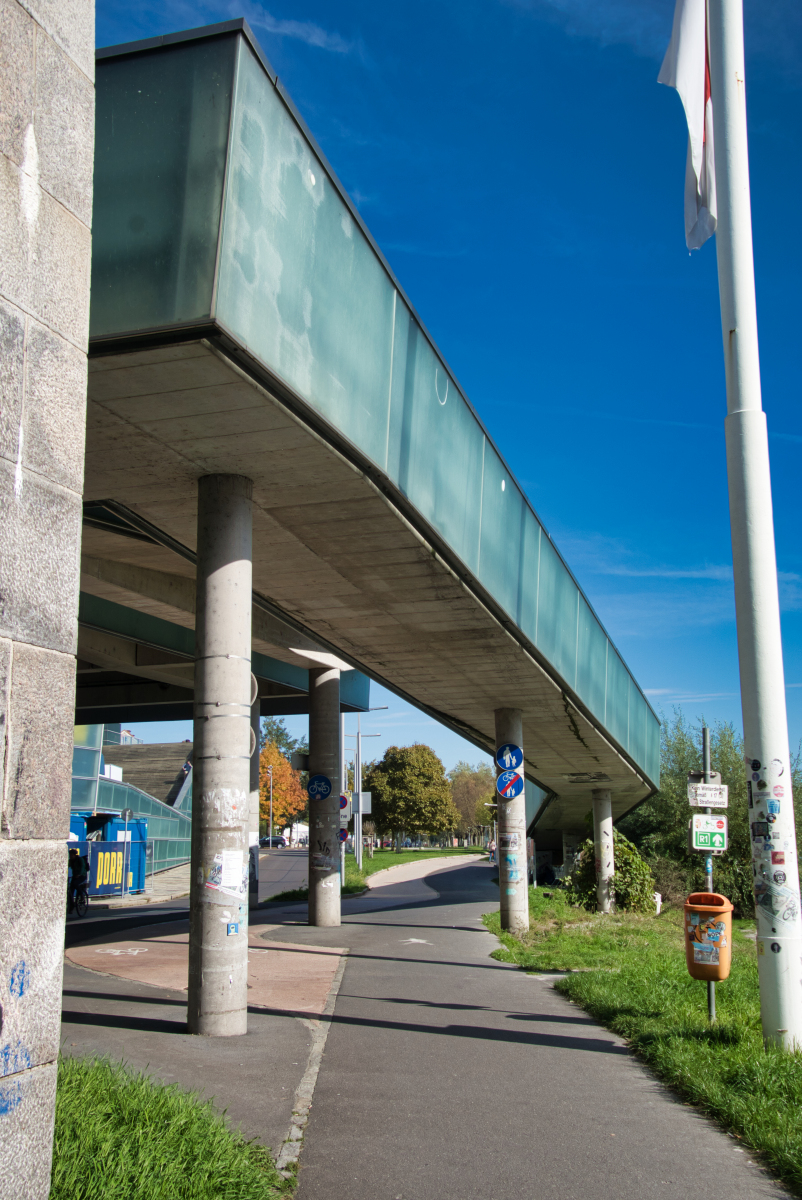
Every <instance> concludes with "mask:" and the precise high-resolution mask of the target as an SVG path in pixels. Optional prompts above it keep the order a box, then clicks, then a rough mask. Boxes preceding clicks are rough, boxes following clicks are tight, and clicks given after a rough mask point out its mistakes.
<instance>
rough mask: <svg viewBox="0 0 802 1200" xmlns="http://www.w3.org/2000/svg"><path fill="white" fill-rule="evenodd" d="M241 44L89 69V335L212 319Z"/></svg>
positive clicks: (187, 47) (199, 46)
mask: <svg viewBox="0 0 802 1200" xmlns="http://www.w3.org/2000/svg"><path fill="white" fill-rule="evenodd" d="M237 42H238V39H237V37H236V35H235V34H231V35H229V36H228V37H221V38H214V39H208V40H205V41H195V42H187V43H184V44H180V45H177V46H175V47H173V48H171V50H170V53H169V68H168V69H167V70H165V65H166V62H167V60H165V58H164V57H163V56H162V55H161V54H159V53H158V51H157V52H151V53H142V54H135V55H128V56H126V57H124V58H115V59H112V60H104V59H100V60H99V62H98V63H97V71H96V88H97V118H96V127H95V206H94V214H93V224H92V320H91V336H93V337H97V336H100V335H103V334H109V333H116V332H118V331H119V330H120V329H126V330H128V329H151V328H154V327H156V326H160V325H175V324H178V323H180V322H184V321H191V320H198V319H199V318H201V317H208V315H209V313H210V311H211V303H212V288H213V283H214V270H215V261H216V258H217V244H218V231H219V225H220V204H221V200H222V195H223V180H224V173H225V161H226V144H227V141H228V127H229V117H230V111H231V90H232V83H233V76H234V56H235V54H236V50H237Z"/></svg>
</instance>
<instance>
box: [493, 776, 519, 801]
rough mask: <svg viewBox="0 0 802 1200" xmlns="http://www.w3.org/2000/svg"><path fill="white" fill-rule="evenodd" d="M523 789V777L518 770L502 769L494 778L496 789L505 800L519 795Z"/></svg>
mask: <svg viewBox="0 0 802 1200" xmlns="http://www.w3.org/2000/svg"><path fill="white" fill-rule="evenodd" d="M523 790H524V777H523V775H520V774H519V773H518V771H502V772H501V774H500V775H499V777H498V779H497V780H496V791H497V792H498V794H499V796H503V798H504V799H505V800H512V799H514V797H515V796H520V794H521V792H522V791H523Z"/></svg>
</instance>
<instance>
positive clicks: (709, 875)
mask: <svg viewBox="0 0 802 1200" xmlns="http://www.w3.org/2000/svg"><path fill="white" fill-rule="evenodd" d="M702 771H703V774H704V781H705V783H710V730H709V729H708V728H707V726H706V725H705V726H703V728H702ZM712 811H713V810H712V808H706V809H705V812H706V813H707V815H708V816H709V815H710V813H711V812H712ZM705 889H706V890H707V891H708V892H712V891H713V854H712V852H709V853H708V854H707V855H706V857H705ZM707 1015H708V1017H709V1019H710V1020H711V1021H715V1019H716V984H715V980H713V979H708V981H707Z"/></svg>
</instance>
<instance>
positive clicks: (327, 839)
mask: <svg viewBox="0 0 802 1200" xmlns="http://www.w3.org/2000/svg"><path fill="white" fill-rule="evenodd" d="M316 775H322V776H323V777H324V778H325V779H327V780H328V781H329V784H330V785H331V786H330V790H329V793H328V795H326V796H324V795H323V794H322V791H321V792H319V794H318V795H316V796H314V795H310V797H309V924H310V925H328V926H334V925H339V924H340V843H339V840H338V834H339V832H340V672H339V671H338V670H336V669H335V668H333V667H313V668H312V669H311V670H310V672H309V779H310V781H311V780H313V779H314V778H315V776H316ZM323 790H325V789H323Z"/></svg>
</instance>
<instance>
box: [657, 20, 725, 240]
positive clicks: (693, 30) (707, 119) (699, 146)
mask: <svg viewBox="0 0 802 1200" xmlns="http://www.w3.org/2000/svg"><path fill="white" fill-rule="evenodd" d="M657 82H658V83H665V84H666V85H667V86H668V87H673V88H676V89H677V91H678V92H679V97H680V100H681V101H682V105H683V108H684V109H685V118H686V120H687V122H688V161H687V165H686V168H685V241H686V242H687V244H688V249H689V250H698V249H699V247H700V246H702V245H704V243H705V242H706V241H707V239H708V238H709V237H711V236H712V235H713V234H714V233H715V232H716V167H715V162H714V159H713V101H712V99H711V98H710V66H709V60H708V52H707V2H706V0H677V7H676V8H675V10H674V28H673V30H672V32H671V42H670V43H669V47H668V50H666V56H665V58H664V59H663V65H662V67H661V68H660V74H659V75H658V76H657Z"/></svg>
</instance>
